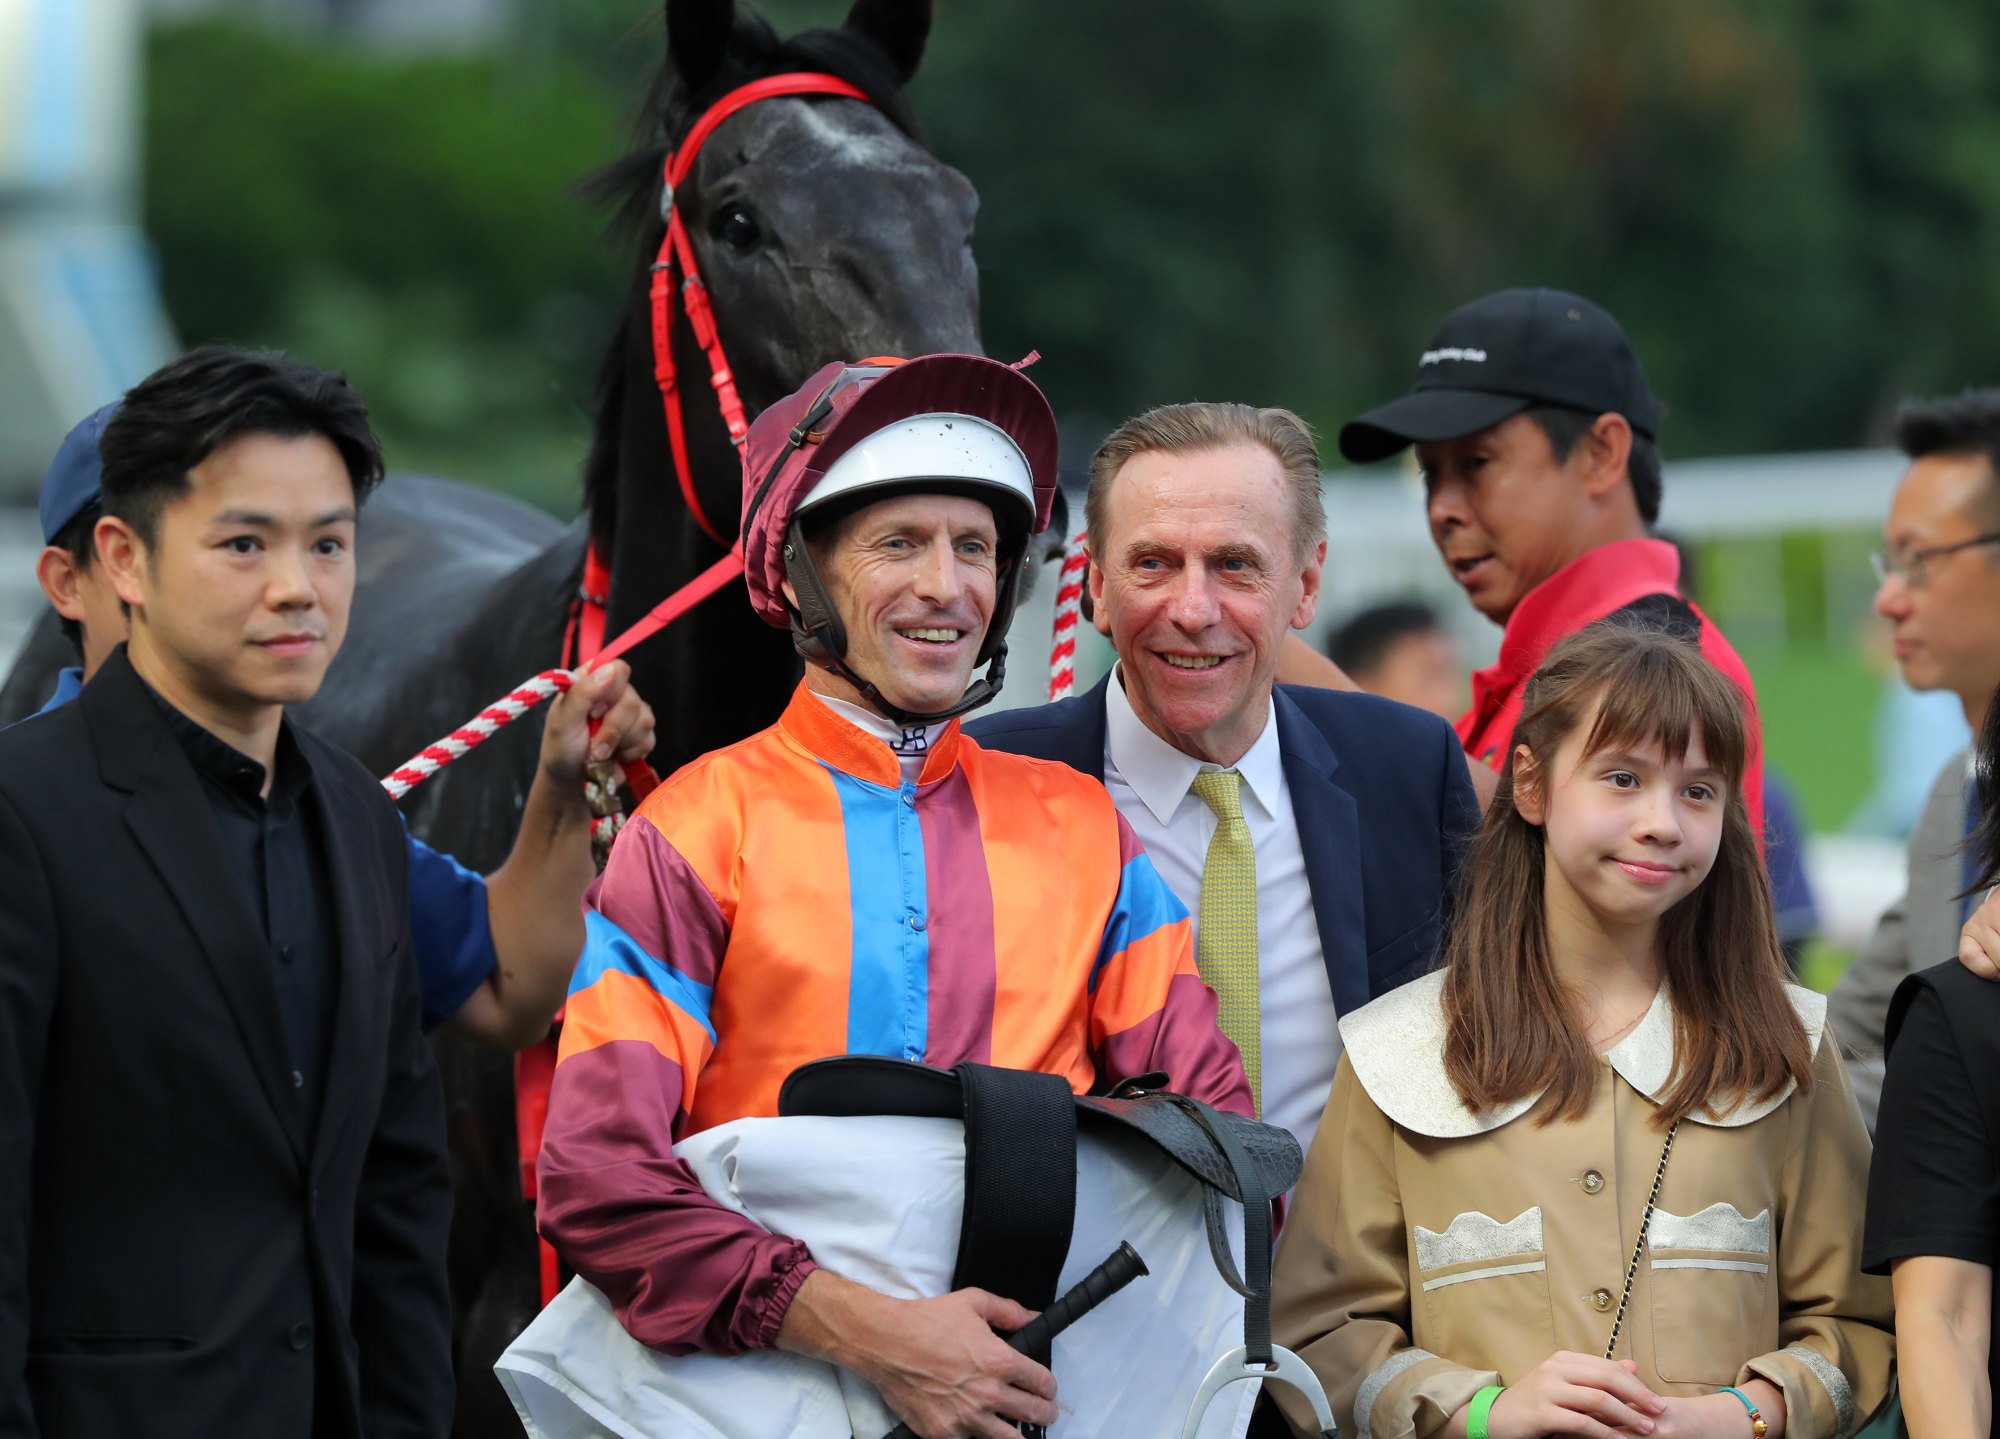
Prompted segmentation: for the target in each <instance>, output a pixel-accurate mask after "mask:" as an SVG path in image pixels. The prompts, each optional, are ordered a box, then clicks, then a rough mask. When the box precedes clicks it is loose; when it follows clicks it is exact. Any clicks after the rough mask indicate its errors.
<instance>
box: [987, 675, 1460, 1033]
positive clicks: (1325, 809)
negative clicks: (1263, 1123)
mask: <svg viewBox="0 0 2000 1439" xmlns="http://www.w3.org/2000/svg"><path fill="white" fill-rule="evenodd" d="M1110 683H1111V680H1110V677H1109V676H1107V677H1106V678H1105V679H1104V680H1102V681H1100V682H1099V684H1098V686H1097V688H1095V689H1093V690H1091V691H1090V693H1088V694H1085V695H1079V696H1077V697H1075V698H1073V699H1066V700H1057V701H1056V702H1055V703H1054V704H1048V705H1039V706H1036V707H1035V708H1033V709H1020V710H1005V711H1002V712H1001V713H999V714H994V715H986V716H983V717H982V718H980V719H977V720H974V721H972V722H971V723H969V724H967V725H966V731H967V733H969V734H971V735H972V736H973V737H974V738H975V739H977V740H978V741H979V742H980V743H981V744H983V745H985V746H986V747H987V748H989V749H998V750H1008V751H1011V752H1012V753H1014V754H1024V755H1032V756H1034V757H1035V758H1037V759H1053V760H1060V761H1061V762H1062V763H1064V764H1066V765H1068V766H1069V767H1070V768H1071V769H1076V770H1081V771H1082V772H1083V773H1085V774H1087V775H1091V776H1093V777H1094V778H1096V779H1097V780H1099V781H1102V780H1103V778H1104V735H1105V728H1106V723H1105V711H1104V696H1105V686H1106V685H1109V684H1110ZM1274 698H1275V708H1276V710H1277V718H1278V749H1279V752H1280V753H1281V754H1282V755H1283V757H1284V766H1285V783H1286V785H1287V786H1288V787H1289V788H1290V790H1291V794H1292V811H1293V813H1294V815H1295V816H1296V817H1297V819H1298V826H1299V847H1300V848H1301V849H1302V850H1303V851H1304V853H1305V861H1306V879H1307V881H1308V883H1310V884H1311V886H1312V899H1313V915H1314V918H1315V919H1316V920H1317V921H1318V924H1319V942H1320V949H1321V951H1322V952H1323V953H1324V954H1325V956H1326V973H1327V978H1328V980H1329V981H1330V982H1331V983H1332V985H1333V1002H1334V1004H1335V1006H1336V1007H1337V1008H1338V1009H1339V1010H1340V1012H1341V1013H1342V1014H1351V1013H1353V1012H1354V1011H1355V1010H1357V1009H1359V1008H1360V1007H1361V1006H1362V1005H1364V1004H1366V1003H1367V1002H1368V1001H1369V1000H1371V999H1374V998H1376V997H1377V996H1379V995H1383V994H1387V993H1388V992H1389V991H1390V990H1392V989H1394V988H1395V987H1396V986H1397V985H1399V984H1403V983H1405V982H1407V981H1409V980H1412V979H1415V978H1416V977H1417V976H1418V975H1420V974H1423V973H1424V972H1425V971H1427V970H1429V969H1430V968H1431V967H1432V965H1433V964H1435V963H1436V960H1437V951H1438V943H1439V939H1440V936H1441V934H1442V932H1443V926H1444V924H1445V921H1446V919H1447V917H1448V915H1449V913H1450V909H1451V898H1452V891H1453V888H1454V886H1455V883H1456V880H1457V875H1458V862H1459V858H1460V855H1461V852H1462V850H1463V849H1464V846H1465V843H1466V841H1467V840H1468V839H1469V838H1470V837H1471V835H1472V832H1473V831H1474V830H1475V829H1476V828H1477V827H1478V825H1479V801H1478V799H1477V798H1476V797H1475V796H1474V794H1473V791H1472V779H1471V777H1470V776H1469V775H1468V774H1467V773H1466V769H1465V753H1464V751H1463V750H1461V749H1460V748H1459V744H1458V736H1457V735H1455V734H1453V733H1452V730H1451V726H1450V725H1447V724H1446V723H1445V722H1444V721H1443V720H1441V719H1439V718H1438V717H1437V716H1435V715H1432V714H1426V713H1425V712H1424V711H1422V710H1419V709H1413V708H1411V707H1410V706H1409V705H1401V704H1396V703H1394V702H1393V701H1391V700H1385V699H1377V698H1375V697H1374V696H1372V695H1361V694H1351V693H1347V692H1344V691H1340V690H1323V689H1311V688H1308V687H1305V686H1302V685H1280V686H1278V688H1277V690H1276V692H1275V697H1274Z"/></svg>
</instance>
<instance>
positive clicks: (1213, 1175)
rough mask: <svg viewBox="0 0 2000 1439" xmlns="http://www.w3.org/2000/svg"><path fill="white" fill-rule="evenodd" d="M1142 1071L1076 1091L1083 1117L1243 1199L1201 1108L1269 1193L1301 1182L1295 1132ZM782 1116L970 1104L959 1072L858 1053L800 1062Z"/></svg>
mask: <svg viewBox="0 0 2000 1439" xmlns="http://www.w3.org/2000/svg"><path fill="white" fill-rule="evenodd" d="M1163 1078H1164V1077H1163V1076H1153V1075H1148V1076H1143V1077H1142V1078H1141V1079H1140V1080H1136V1081H1130V1082H1128V1083H1126V1084H1121V1085H1120V1086H1119V1087H1118V1088H1117V1089H1115V1090H1113V1091H1112V1092H1111V1093H1110V1094H1105V1095H1099V1094H1079V1095H1077V1096H1075V1099H1076V1106H1077V1120H1078V1122H1079V1123H1080V1124H1083V1125H1086V1126H1093V1127H1102V1126H1105V1125H1118V1126H1121V1127H1123V1128H1125V1129H1128V1130H1135V1131H1137V1132H1138V1133H1140V1134H1142V1135H1144V1136H1145V1137H1146V1138H1147V1139H1148V1140H1149V1141H1151V1142H1152V1143H1153V1144H1155V1145H1157V1146H1158V1147H1159V1148H1160V1149H1161V1150H1162V1151H1164V1152H1165V1153H1166V1154H1167V1155H1168V1156H1169V1157H1170V1158H1172V1159H1173V1160H1174V1162H1175V1163H1177V1164H1179V1165H1180V1166H1181V1167H1182V1168H1183V1169H1185V1170H1187V1172H1188V1173H1190V1174H1192V1175H1193V1176H1194V1177H1195V1178H1196V1179H1198V1180H1200V1181H1201V1182H1202V1183H1203V1184H1206V1185H1208V1186H1209V1187H1210V1188H1212V1189H1217V1190H1220V1191H1221V1192H1222V1193H1224V1194H1226V1195H1228V1196H1229V1197H1230V1198H1231V1199H1237V1200H1240V1199H1242V1197H1243V1193H1242V1187H1241V1186H1240V1185H1239V1184H1238V1183H1237V1182H1236V1175H1235V1173H1234V1172H1233V1171H1232V1169H1231V1167H1230V1164H1229V1161H1228V1159H1227V1158H1226V1157H1225V1156H1224V1155H1223V1154H1222V1153H1221V1151H1220V1150H1219V1149H1218V1148H1217V1146H1216V1143H1215V1141H1214V1140H1212V1139H1211V1138H1209V1136H1208V1134H1207V1132H1206V1131H1205V1130H1204V1128H1203V1125H1202V1120H1201V1119H1200V1118H1197V1117H1196V1116H1197V1113H1199V1112H1201V1111H1206V1115H1207V1116H1208V1118H1209V1121H1210V1122H1211V1123H1215V1122H1219V1123H1220V1124H1222V1125H1223V1126H1224V1127H1226V1128H1227V1129H1228V1130H1229V1132H1230V1135H1231V1137H1233V1138H1234V1139H1235V1140H1236V1142H1237V1143H1238V1145H1240V1146H1241V1147H1242V1149H1243V1152H1244V1153H1245V1154H1246V1155H1247V1156H1248V1158H1249V1160H1250V1162H1251V1163H1252V1164H1254V1165H1255V1166H1256V1168H1257V1172H1258V1175H1259V1176H1260V1177H1261V1178H1262V1179H1263V1181H1264V1190H1265V1192H1266V1193H1267V1194H1283V1193H1284V1192H1285V1191H1286V1190H1288V1189H1290V1188H1291V1187H1292V1186H1293V1185H1294V1184H1296V1183H1298V1181H1299V1171H1300V1170H1302V1169H1303V1168H1304V1167H1305V1155H1304V1153H1303V1152H1302V1151H1301V1150H1300V1149H1299V1142H1298V1140H1296V1139H1295V1138H1293V1137H1292V1134H1291V1132H1290V1131H1289V1130H1285V1129H1280V1128H1279V1127H1278V1126H1277V1125H1274V1124H1264V1123H1260V1122H1259V1121H1257V1120H1255V1119H1247V1118H1245V1117H1244V1116H1242V1115H1239V1114H1228V1113H1225V1112H1223V1111H1220V1110H1213V1109H1208V1107H1207V1106H1205V1105H1201V1106H1199V1108H1197V1101H1194V1100H1191V1099H1188V1098H1186V1097H1185V1096H1183V1095H1178V1094H1172V1093H1169V1092H1166V1091H1163V1090H1158V1089H1154V1088H1152V1087H1150V1085H1148V1084H1147V1083H1146V1081H1147V1080H1154V1079H1163ZM778 1113H779V1115H780V1116H786V1117H789V1116H792V1115H802V1114H818V1115H827V1116H832V1117H841V1116H846V1117H850V1118H851V1117H855V1116H859V1115H868V1114H903V1115H912V1116H915V1117H917V1118H925V1119H962V1118H964V1115H965V1101H964V1099H963V1097H962V1095H961V1091H960V1086H959V1082H958V1076H957V1075H956V1074H954V1073H952V1072H951V1071H950V1070H946V1069H938V1068H936V1067H934V1066H932V1065H928V1064H918V1063H915V1062H913V1061H910V1060H905V1059H889V1058H886V1057H883V1056H879V1055H871V1054H852V1055H841V1056H838V1057H836V1058H833V1059H817V1060H814V1061H813V1062H811V1063H810V1064H802V1065H800V1066H799V1067H798V1068H797V1069H795V1070H793V1071H792V1073H791V1075H790V1076H789V1077H787V1078H786V1080H785V1082H784V1085H783V1086H782V1087H781V1088H780V1089H779V1091H778Z"/></svg>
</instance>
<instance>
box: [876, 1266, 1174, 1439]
mask: <svg viewBox="0 0 2000 1439" xmlns="http://www.w3.org/2000/svg"><path fill="white" fill-rule="evenodd" d="M1146 1272H1147V1271H1146V1261H1145V1260H1143V1259H1141V1258H1140V1257H1139V1251H1138V1250H1136V1249H1134V1248H1133V1247H1132V1246H1131V1245H1130V1244H1126V1243H1122V1242H1121V1243H1120V1244H1119V1246H1118V1247H1117V1248H1116V1249H1114V1250H1112V1251H1111V1257H1110V1258H1109V1259H1107V1260H1105V1261H1104V1262H1103V1263H1102V1264H1100V1265H1098V1266H1097V1267H1096V1268H1095V1269H1093V1270H1091V1271H1090V1273H1088V1274H1086V1275H1084V1276H1083V1278H1081V1279H1079V1280H1078V1281H1077V1282H1076V1284H1075V1285H1074V1286H1073V1287H1072V1288H1070V1289H1068V1290H1066V1291H1065V1292H1064V1293H1063V1294H1061V1295H1059V1296H1058V1297H1057V1299H1056V1302H1055V1303H1053V1304H1051V1305H1050V1306H1049V1307H1048V1308H1046V1309H1044V1310H1043V1311H1042V1312H1041V1313H1040V1314H1037V1315H1036V1316H1035V1317H1034V1318H1033V1319H1030V1320H1029V1321H1028V1322H1027V1323H1026V1324H1024V1325H1022V1326H1021V1327H1020V1328H1019V1329H1016V1330H1015V1331H1014V1332H1013V1333H1012V1334H1009V1335H1008V1336H1007V1347H1008V1348H1009V1349H1012V1350H1015V1351H1017V1352H1018V1353H1022V1354H1027V1353H1030V1352H1032V1351H1033V1350H1035V1349H1037V1348H1039V1347H1041V1346H1043V1345H1046V1344H1049V1343H1051V1342H1053V1341H1054V1339H1055V1337H1056V1336H1057V1335H1058V1334H1060V1333H1062V1332H1063V1330H1065V1329H1067V1328H1069V1327H1070V1325H1072V1324H1074V1323H1076V1321H1077V1320H1079V1319H1081V1318H1083V1316H1084V1315H1086V1314H1088V1313H1090V1311H1091V1310H1093V1309H1095V1308H1096V1307H1097V1306H1098V1305H1100V1304H1102V1303H1103V1302H1104V1301H1105V1300H1107V1299H1109V1298H1110V1297H1111V1296H1112V1295H1114V1294H1116V1293H1117V1292H1118V1291H1119V1290H1121V1289H1123V1288H1124V1287H1125V1286H1126V1285H1128V1284H1130V1283H1131V1282H1132V1281H1133V1280H1134V1279H1137V1278H1138V1277H1139V1276H1140V1275H1142V1274H1144V1273H1146ZM885 1439H917V1431H916V1430H914V1429H912V1428H911V1427H910V1426H909V1425H907V1424H898V1425H897V1426H896V1427H895V1428H894V1429H891V1430H890V1431H889V1433H888V1434H887V1435H886V1436H885Z"/></svg>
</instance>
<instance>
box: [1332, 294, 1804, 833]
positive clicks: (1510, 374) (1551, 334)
mask: <svg viewBox="0 0 2000 1439" xmlns="http://www.w3.org/2000/svg"><path fill="white" fill-rule="evenodd" d="M1661 413H1662V409H1661V405H1660V402H1659V400H1658V399H1656V398H1655V397H1654V395H1653V392H1652V390H1651V389H1650V388H1649V387H1648V385H1647V384H1646V373H1645V371H1644V370H1643V369H1642V368H1641V367H1640V364H1639V357H1638V356H1637V355H1636V354H1634V353H1633V352H1632V345H1631V342H1630V341H1629V340H1627V339H1626V338H1625V332H1624V330H1623V329H1621V328H1620V327H1619V324H1618V322H1617V321H1616V320H1614V319H1613V318H1612V317H1611V316H1610V315H1609V314H1608V313H1606V312H1605V311H1604V310H1602V309H1600V308H1599V307H1598V306H1596V305H1593V304H1592V303H1591V302H1590V301H1588V300H1586V299H1584V298H1582V297H1581V296H1579V295H1571V294H1566V293H1564V292H1563V291H1560V290H1501V291H1499V292H1498V293H1496V294H1492V295H1487V296H1485V297H1484V298H1482V299H1478V300H1474V301H1473V302H1472V303H1471V304H1469V305H1465V306H1462V307H1460V308H1459V309H1457V310H1455V311H1453V312H1452V313H1451V314H1450V315H1449V316H1448V317H1446V319H1445V322H1444V323H1443V324H1442V325H1441V326H1439V327H1438V332H1437V334H1436V336H1435V337H1433V339H1432V340H1431V343H1430V346H1429V347H1428V348H1427V349H1426V350H1425V351H1424V352H1423V354H1422V355H1421V356H1420V357H1419V358H1418V360H1417V376H1416V380H1415V382H1414V383H1413V384H1412V385H1411V387H1410V393H1408V394H1407V395H1404V396H1403V397H1402V398H1401V399H1397V400H1392V401H1390V402H1389V403H1388V404H1386V405H1382V406H1380V407H1379V408H1377V409H1373V410H1370V411H1369V412H1368V413H1367V414H1365V415H1362V416H1361V417H1360V418H1359V419H1357V420H1354V421H1351V422H1350V423H1348V424H1347V425H1345V426H1343V427H1342V428H1341V431H1340V452H1341V454H1343V455H1345V456H1346V457H1347V458H1348V459H1349V460H1352V461H1353V462H1355V463H1356V464H1372V463H1374V462H1375V461H1378V460H1385V459H1388V458H1389V457H1390V456H1391V455H1394V454H1396V453H1397V452H1398V451H1400V450H1402V449H1403V448H1404V447H1405V446H1408V445H1415V446H1416V447H1417V462H1418V464H1419V466H1420V467H1421V469H1422V471H1423V476H1424V493H1425V497H1426V504H1427V506H1428V510H1429V519H1430V527H1431V538H1432V539H1433V540H1435V541H1436V542H1437V547H1438V553H1439V554H1441V555H1443V557H1444V562H1445V564H1446V565H1447V566H1449V567H1450V569H1451V573H1452V578H1453V579H1455V580H1457V581H1458V582H1459V584H1460V585H1462V586H1463V587H1464V589H1465V592H1466V596H1467V598H1469V599H1470V600H1471V601H1472V604H1473V607H1474V608H1475V609H1477V610H1478V611H1479V612H1480V613H1481V614H1483V615H1485V616H1486V617H1487V618H1488V619H1490V620H1492V621H1493V622H1494V623H1495V624H1499V625H1503V626H1505V628H1506V633H1505V635H1504V637H1503V638H1502V640H1501V642H1500V657H1499V659H1498V660H1496V661H1495V662H1494V663H1493V664H1491V665H1489V666H1488V667H1487V668H1485V669H1483V670H1480V671H1479V672H1477V673H1476V674H1474V675H1473V677H1472V707H1471V708H1470V709H1468V710H1467V711H1466V712H1465V714H1464V715H1463V716H1461V717H1460V719H1459V721H1458V726H1457V728H1458V737H1459V740H1460V741H1461V742H1462V743H1463V744H1464V745H1465V748H1466V752H1467V753H1468V754H1470V755H1471V756H1472V757H1473V758H1474V759H1476V760H1479V761H1481V762H1483V763H1484V764H1487V765H1489V766H1491V767H1493V768H1494V769H1496V770H1497V769H1498V768H1499V767H1500V766H1501V764H1502V763H1503V762H1504V761H1505V759H1506V756H1507V753H1508V748H1509V746H1508V741H1509V739H1510V738H1511V736H1512V735H1513V732H1514V723H1515V721H1516V720H1517V719H1518V718H1519V717H1520V712H1521V694H1522V691H1523V689H1524V688H1525V687H1526V685H1527V682H1528V676H1529V675H1531V674H1533V673H1534V671H1535V667H1536V666H1537V665H1539V664H1540V663H1541V661H1542V657H1543V656H1544V655H1545V654H1547V653H1548V651H1549V649H1550V647H1551V646H1553V645H1554V644H1555V643H1556V642H1557V641H1558V640H1560V639H1562V638H1564V637H1565V636H1567V635H1570V634H1574V633H1575V632H1576V631H1577V630H1580V629H1582V628H1583V627H1584V626H1585V625H1588V624H1591V623H1593V622H1595V621H1597V620H1601V619H1605V618H1607V617H1610V616H1613V615H1617V616H1619V617H1620V618H1622V619H1627V620H1632V621H1638V622H1643V623H1647V624H1651V625H1656V626H1659V627H1662V628H1665V629H1668V630H1671V631H1674V632H1677V633H1680V634H1682V635H1684V636H1685V637H1686V638H1688V639H1690V640H1693V641H1696V642H1698V643H1699V644H1700V646H1701V651H1702V653H1703V654H1704V655H1706V656H1707V657H1708V659H1709V660H1710V661H1711V662H1712V663H1713V664H1714V665H1715V666H1716V668H1718V669H1720V670H1721V671H1722V672H1723V673H1724V674H1726V675H1728V676H1729V677H1730V678H1731V679H1732V680H1734V681H1735V682H1736V683H1737V685H1738V686H1739V687H1741V689H1742V690H1743V693H1744V694H1745V696H1746V697H1748V698H1749V700H1750V709H1751V712H1752V726H1751V736H1752V740H1753V745H1752V749H1751V755H1750V763H1749V765H1748V766H1747V767H1746V772H1745V775H1744V795H1743V798H1744V803H1745V805H1746V806H1747V807H1748V809H1749V811H1750V822H1751V824H1752V825H1753V826H1754V827H1755V828H1756V830H1757V832H1758V833H1760V834H1761V833H1762V832H1763V822H1764V817H1763V788H1764V785H1763V772H1764V762H1763V744H1762V739H1761V735H1760V732H1759V731H1758V729H1757V727H1756V725H1755V700H1756V693H1755V690H1754V689H1753V688H1752V686H1751V683H1750V673H1749V671H1748V670H1747V669H1745V668H1744V665H1743V661H1742V660H1741V659H1740V658H1738V656H1737V654H1736V651H1735V650H1734V649H1732V648H1730V645H1729V642H1728V641H1727V640H1726V639H1724V638H1723V637H1722V633H1721V631H1719V630H1718V629H1716V628H1715V626H1714V625H1713V624H1712V623H1710V621H1709V619H1708V617H1707V616H1706V615H1704V614H1703V613H1702V612H1701V611H1700V610H1699V609H1697V608H1696V607H1695V606H1694V605H1693V604H1691V603H1690V602H1689V601H1688V600H1687V599H1686V598H1685V597H1684V596H1682V594H1681V593H1680V590H1679V580H1680V558H1679V556H1678V555H1677V554H1676V552H1675V550H1674V547H1673V546H1672V545H1671V544H1668V543H1667V542H1666V541H1664V540H1656V539H1652V538H1650V537H1649V536H1648V531H1649V529H1650V528H1651V526H1652V525H1653V523H1654V522H1655V521H1656V520H1657V519H1658V518H1659V513H1660V452H1659V449H1658V435H1659V425H1660V417H1661Z"/></svg>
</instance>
